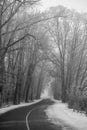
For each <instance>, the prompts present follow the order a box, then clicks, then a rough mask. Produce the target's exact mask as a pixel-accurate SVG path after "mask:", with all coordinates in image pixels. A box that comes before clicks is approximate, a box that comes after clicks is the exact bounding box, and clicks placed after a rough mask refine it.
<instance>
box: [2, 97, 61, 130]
mask: <svg viewBox="0 0 87 130" xmlns="http://www.w3.org/2000/svg"><path fill="white" fill-rule="evenodd" d="M53 103H54V101H52V100H50V99H43V100H41V101H39V102H38V103H35V104H32V105H29V106H24V107H21V108H16V109H14V110H10V111H8V112H6V113H4V114H2V115H0V130H62V128H61V126H59V127H58V126H56V125H53V124H52V123H51V122H50V121H49V120H48V118H47V116H46V114H45V111H44V110H45V109H46V108H47V107H48V106H49V105H52V104H53Z"/></svg>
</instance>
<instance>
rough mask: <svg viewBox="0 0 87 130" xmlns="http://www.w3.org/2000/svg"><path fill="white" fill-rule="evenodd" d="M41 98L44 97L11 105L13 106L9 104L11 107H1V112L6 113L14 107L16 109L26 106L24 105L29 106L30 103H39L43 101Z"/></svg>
mask: <svg viewBox="0 0 87 130" xmlns="http://www.w3.org/2000/svg"><path fill="white" fill-rule="evenodd" d="M41 100H42V99H39V100H34V102H31V103H21V104H19V105H11V106H9V107H5V108H0V114H2V113H5V112H7V111H10V110H13V109H16V108H20V107H24V106H29V105H32V104H35V103H38V102H39V101H41Z"/></svg>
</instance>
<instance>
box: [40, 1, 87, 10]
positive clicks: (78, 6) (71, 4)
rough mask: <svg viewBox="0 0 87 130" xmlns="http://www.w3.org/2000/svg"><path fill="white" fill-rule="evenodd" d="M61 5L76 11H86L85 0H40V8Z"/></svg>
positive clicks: (86, 4) (86, 3) (86, 2)
mask: <svg viewBox="0 0 87 130" xmlns="http://www.w3.org/2000/svg"><path fill="white" fill-rule="evenodd" d="M57 5H63V6H65V7H68V8H69V9H75V10H76V11H78V12H87V0H42V7H41V9H42V10H45V9H47V8H49V7H51V6H57Z"/></svg>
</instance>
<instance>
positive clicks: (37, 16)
mask: <svg viewBox="0 0 87 130" xmlns="http://www.w3.org/2000/svg"><path fill="white" fill-rule="evenodd" d="M39 4H40V0H0V107H3V105H6V104H20V103H21V102H29V101H32V100H35V99H39V98H40V96H41V92H42V91H43V90H44V89H45V88H46V87H47V86H48V84H49V83H50V87H51V90H52V94H53V97H54V98H55V99H57V100H62V102H64V103H68V105H69V107H70V108H73V109H76V110H78V111H85V112H86V113H87V13H78V12H76V11H75V10H70V9H68V8H66V7H63V6H56V7H51V8H50V9H49V10H46V11H44V12H41V11H40V10H39V11H38V9H37V8H38V6H39Z"/></svg>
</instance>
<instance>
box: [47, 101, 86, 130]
mask: <svg viewBox="0 0 87 130" xmlns="http://www.w3.org/2000/svg"><path fill="white" fill-rule="evenodd" d="M45 111H46V114H47V116H48V118H49V120H50V121H51V122H52V123H54V124H56V125H59V124H62V126H63V127H64V129H63V130H87V117H86V116H85V114H82V113H78V112H74V111H73V110H72V109H69V108H68V106H67V104H63V103H61V102H60V101H59V102H56V103H55V104H54V105H51V106H49V107H48V108H47V110H45ZM67 126H70V127H71V128H72V129H69V127H68V129H67V128H66V127H67Z"/></svg>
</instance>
